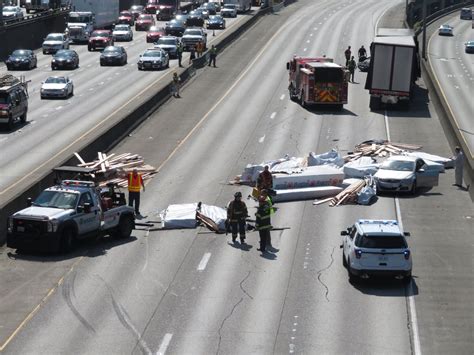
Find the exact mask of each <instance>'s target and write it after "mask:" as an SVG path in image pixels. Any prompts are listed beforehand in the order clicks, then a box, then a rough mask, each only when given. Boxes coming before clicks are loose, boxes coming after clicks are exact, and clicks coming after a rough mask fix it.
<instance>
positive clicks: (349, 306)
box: [0, 0, 474, 354]
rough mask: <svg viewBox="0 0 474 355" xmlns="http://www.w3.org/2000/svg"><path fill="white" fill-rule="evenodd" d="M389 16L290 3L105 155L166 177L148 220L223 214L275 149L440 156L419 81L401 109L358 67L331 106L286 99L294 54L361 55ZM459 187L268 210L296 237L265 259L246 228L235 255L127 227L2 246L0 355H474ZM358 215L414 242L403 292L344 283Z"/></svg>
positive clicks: (361, 3) (211, 243) (209, 242)
mask: <svg viewBox="0 0 474 355" xmlns="http://www.w3.org/2000/svg"><path fill="white" fill-rule="evenodd" d="M399 4H400V2H398V1H384V2H381V1H378V0H369V1H367V0H347V1H339V0H338V1H335V0H326V1H321V2H315V1H312V0H302V1H299V2H297V3H295V4H293V5H292V6H290V7H287V8H285V9H284V10H282V11H281V12H279V13H278V14H275V15H270V16H265V17H264V18H263V19H262V20H260V21H259V22H258V24H257V25H256V26H255V27H254V28H252V29H251V30H250V31H248V32H247V33H245V34H244V35H243V36H242V37H241V38H240V39H239V40H238V41H237V42H236V43H235V44H233V45H232V46H231V47H229V48H228V49H226V51H225V52H224V53H222V54H220V55H219V57H218V68H206V69H204V70H203V71H200V72H198V74H197V76H196V78H195V79H193V80H192V81H191V82H190V83H189V85H187V86H186V87H185V88H184V90H183V91H182V97H183V98H182V99H179V100H172V101H170V102H168V103H167V104H165V105H164V106H162V107H161V108H160V109H159V110H158V111H157V112H156V113H155V114H154V115H152V116H151V117H150V119H149V120H147V121H146V123H144V124H143V125H142V126H141V127H139V128H138V129H137V130H136V131H134V132H133V133H132V134H131V135H130V137H129V138H127V139H125V140H124V141H123V142H122V143H121V144H120V145H119V146H118V147H117V148H116V149H115V151H116V152H117V153H119V152H134V153H138V154H140V155H142V156H144V157H145V159H146V161H147V162H148V163H150V164H152V165H155V166H157V167H159V174H158V176H157V177H156V178H155V179H154V180H152V181H151V182H150V183H149V184H148V186H147V189H146V192H145V193H144V194H143V200H142V204H143V207H142V214H144V215H146V216H147V217H146V219H148V220H155V219H156V218H157V216H156V214H157V211H160V210H161V209H163V208H165V207H166V206H167V205H168V204H170V203H183V202H194V201H196V202H197V201H203V202H205V203H209V204H215V205H218V206H224V205H225V204H226V203H227V202H228V201H229V200H230V199H231V198H232V195H233V193H234V192H235V191H238V190H240V191H242V192H243V194H244V196H246V195H247V194H248V193H249V191H250V189H249V188H247V187H241V188H238V187H235V186H228V185H226V184H225V182H226V181H229V180H230V179H232V178H233V177H234V176H235V175H237V174H239V173H240V172H241V171H242V169H243V167H244V166H245V165H246V164H247V163H252V162H260V161H263V160H268V159H273V158H278V157H281V156H282V155H284V154H290V155H294V156H304V155H306V154H307V153H308V152H309V151H316V152H324V151H327V150H328V149H330V148H333V147H337V148H338V149H339V150H340V151H341V152H342V153H345V152H347V151H350V150H352V149H353V147H354V145H355V144H357V143H359V142H361V141H364V140H367V139H371V138H389V139H392V140H394V141H403V142H407V143H417V144H422V145H423V146H424V149H426V150H427V151H429V152H432V153H436V154H440V155H449V154H450V147H449V145H448V143H447V140H446V138H445V137H444V134H443V131H442V128H441V124H440V122H439V120H438V116H437V114H436V110H435V108H434V107H433V106H431V105H428V98H427V94H426V91H425V90H424V83H423V82H422V81H420V90H419V91H420V93H421V94H420V95H419V96H418V97H417V98H416V100H415V102H414V104H413V109H412V110H411V111H410V112H404V111H401V112H396V111H389V112H371V111H370V110H369V108H368V94H367V92H366V91H365V90H364V88H363V82H364V79H365V75H364V74H361V73H359V72H357V73H356V77H355V80H356V83H354V84H351V85H350V92H349V104H347V105H346V106H345V109H344V110H343V111H342V112H335V113H334V112H331V111H326V110H324V111H317V110H316V111H315V110H305V109H303V108H302V107H300V106H299V105H298V104H296V103H294V102H291V101H290V100H289V98H288V95H287V93H288V91H287V87H288V81H287V72H286V70H285V66H286V65H285V63H286V61H287V60H288V59H289V58H291V56H292V55H293V54H295V53H297V54H301V55H306V54H307V55H310V56H316V55H321V54H326V55H327V56H328V57H334V58H335V60H336V62H341V61H342V59H343V51H344V49H345V48H347V46H348V45H351V46H352V47H353V48H358V47H359V46H360V45H362V44H364V45H365V46H366V47H367V46H368V44H369V43H370V41H371V39H372V37H373V34H374V28H375V26H376V25H377V23H378V20H379V19H380V18H381V16H382V15H384V14H385V15H386V16H385V20H384V22H382V23H381V25H383V26H387V25H393V23H395V22H396V18H399V17H400V15H399V12H400V7H398V8H397V11H394V10H391V7H392V6H395V5H399ZM452 175H453V174H452V172H449V171H448V172H447V173H446V174H443V175H442V176H441V177H440V186H438V187H436V188H434V189H432V190H430V191H427V192H426V191H425V192H422V193H420V194H418V195H417V196H415V197H410V196H409V197H401V198H393V197H390V196H387V197H381V198H379V200H378V201H377V202H376V203H375V204H374V205H372V206H370V207H363V206H341V207H335V208H331V207H329V206H327V205H324V206H318V207H316V206H313V204H312V201H307V202H293V203H283V204H279V205H278V207H279V209H278V211H277V213H276V214H275V215H274V216H273V225H274V226H276V227H290V229H287V230H284V231H278V232H276V231H275V232H273V235H272V242H273V246H274V248H275V249H274V251H273V252H272V253H268V254H266V255H265V256H264V257H262V256H260V253H259V252H257V251H256V248H257V245H258V241H257V240H258V237H257V235H256V234H255V233H251V234H250V235H249V237H248V240H247V241H248V244H249V245H248V246H246V247H242V246H240V245H238V244H237V245H233V244H232V243H231V242H230V240H229V239H230V238H229V237H226V236H224V235H216V234H213V233H208V232H207V230H205V229H197V230H175V231H146V230H138V231H135V232H134V234H133V238H131V240H130V241H129V242H127V243H116V242H112V241H102V242H96V243H91V244H86V245H84V246H82V247H81V248H79V249H78V250H77V251H76V252H75V253H72V254H70V255H67V256H64V257H52V258H48V257H31V256H28V255H21V254H20V255H17V254H15V253H14V252H13V251H10V252H11V254H10V255H9V258H7V257H6V256H5V255H2V256H1V260H0V265H1V270H3V272H2V273H1V274H0V282H2V284H8V286H7V288H6V289H2V290H0V314H1V315H2V320H3V319H5V321H3V322H4V327H3V329H8V332H7V331H2V330H1V329H0V332H1V333H0V334H2V340H1V341H2V343H3V345H2V344H0V347H1V348H3V349H4V352H5V353H8V354H17V353H21V354H38V353H42V354H51V353H89V354H127V353H137V354H138V353H146V354H150V353H159V354H165V353H166V354H293V353H298V354H303V353H304V354H319V353H323V354H352V353H363V354H407V353H415V354H421V353H426V354H446V353H453V354H458V353H462V354H464V353H471V352H472V346H473V339H472V324H473V322H472V314H473V313H472V310H473V301H472V297H471V294H472V292H473V291H474V290H473V285H474V283H473V276H472V267H473V264H472V263H473V259H472V255H473V244H472V235H473V223H472V221H473V219H474V209H473V207H472V203H471V201H470V199H469V196H468V194H467V193H466V192H464V191H461V190H458V189H456V188H453V187H452V186H451V183H452V180H453V176H452ZM247 203H248V205H249V207H250V214H253V213H254V212H255V208H254V207H255V204H254V203H253V202H252V201H247ZM357 218H399V219H400V221H401V222H402V223H403V226H404V229H405V230H407V231H410V232H411V234H412V237H411V238H410V239H409V243H410V246H411V248H412V253H413V260H414V270H413V271H414V279H413V281H412V283H411V284H410V285H409V286H407V287H405V286H404V285H403V284H402V283H401V282H398V281H386V282H377V281H370V282H361V283H356V284H350V283H349V282H348V278H347V272H346V270H345V269H344V268H343V266H342V261H341V250H340V249H339V245H340V242H341V238H340V235H339V232H340V230H342V229H345V228H346V227H347V226H348V225H349V224H351V223H353V222H354V220H355V219H357ZM8 275H10V276H8ZM13 275H14V276H15V277H13ZM62 275H64V276H62ZM7 277H9V278H8V279H7ZM4 280H9V281H10V283H3V281H4ZM19 280H22V282H21V281H19ZM58 280H60V282H59V284H57V282H58ZM10 284H13V286H10ZM26 293H28V294H29V297H25V294H26ZM45 296H46V298H45V299H43V297H45ZM42 299H43V302H42V303H41V306H39V307H38V308H36V309H35V306H36V304H39V303H40V301H41V300H42ZM14 300H17V301H14ZM20 300H21V301H20ZM34 301H36V302H37V303H34ZM27 305H31V306H30V307H29V308H28V307H27ZM34 309H35V311H34V312H33V313H31V316H28V313H29V311H32V310H34ZM21 315H22V316H23V317H20V316H21ZM27 316H28V317H27ZM25 318H26V319H25ZM15 319H19V320H18V321H17V322H16V323H15V322H14V321H10V320H15ZM23 319H25V321H23V322H22V320H23Z"/></svg>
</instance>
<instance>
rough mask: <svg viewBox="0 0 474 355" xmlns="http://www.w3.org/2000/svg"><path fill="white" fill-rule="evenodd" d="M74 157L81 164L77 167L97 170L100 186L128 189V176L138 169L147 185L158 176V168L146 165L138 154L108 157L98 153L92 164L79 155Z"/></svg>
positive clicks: (110, 155) (113, 154)
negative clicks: (109, 185) (110, 185)
mask: <svg viewBox="0 0 474 355" xmlns="http://www.w3.org/2000/svg"><path fill="white" fill-rule="evenodd" d="M74 155H75V156H76V158H77V159H78V160H79V162H80V163H79V164H77V166H80V167H86V168H93V169H97V174H96V175H97V176H96V178H97V183H98V185H99V186H106V185H107V184H109V183H113V184H116V185H118V186H119V187H127V186H128V181H127V176H128V173H129V172H131V171H132V170H133V169H137V170H138V172H139V173H141V174H142V178H143V182H144V183H145V184H146V182H147V181H148V180H150V179H151V178H153V176H154V175H156V174H157V171H156V168H155V167H153V166H151V165H148V164H145V161H144V160H143V157H141V156H140V155H138V154H131V153H124V154H118V155H116V154H115V153H112V154H109V155H107V154H105V153H102V152H98V153H97V158H98V159H96V160H94V161H91V162H85V161H84V160H83V159H82V157H81V156H80V155H79V154H78V153H74Z"/></svg>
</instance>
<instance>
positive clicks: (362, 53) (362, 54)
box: [359, 45, 367, 61]
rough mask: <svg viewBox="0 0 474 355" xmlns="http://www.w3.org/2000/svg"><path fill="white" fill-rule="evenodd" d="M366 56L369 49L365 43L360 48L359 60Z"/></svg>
mask: <svg viewBox="0 0 474 355" xmlns="http://www.w3.org/2000/svg"><path fill="white" fill-rule="evenodd" d="M366 57H367V51H366V50H365V48H364V45H362V47H360V48H359V61H360V60H361V58H366Z"/></svg>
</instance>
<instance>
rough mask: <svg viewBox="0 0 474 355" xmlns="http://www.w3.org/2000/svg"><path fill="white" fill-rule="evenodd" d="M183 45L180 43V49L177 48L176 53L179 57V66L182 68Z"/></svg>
mask: <svg viewBox="0 0 474 355" xmlns="http://www.w3.org/2000/svg"><path fill="white" fill-rule="evenodd" d="M183 51H184V48H183V44H182V43H181V42H179V43H178V47H177V48H176V52H177V55H178V66H180V67H182V66H183V65H182V64H181V60H182V59H183Z"/></svg>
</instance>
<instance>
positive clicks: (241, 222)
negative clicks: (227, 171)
mask: <svg viewBox="0 0 474 355" xmlns="http://www.w3.org/2000/svg"><path fill="white" fill-rule="evenodd" d="M246 217H248V210H247V205H246V204H245V202H244V201H242V193H241V192H240V191H238V192H236V193H235V194H234V199H233V200H232V201H230V202H229V204H228V206H227V223H228V224H230V228H231V231H232V242H234V243H235V241H236V239H237V232H238V234H239V235H240V242H241V243H242V244H244V243H245V227H246V222H245V218H246Z"/></svg>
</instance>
